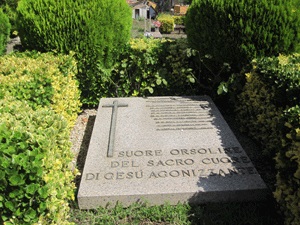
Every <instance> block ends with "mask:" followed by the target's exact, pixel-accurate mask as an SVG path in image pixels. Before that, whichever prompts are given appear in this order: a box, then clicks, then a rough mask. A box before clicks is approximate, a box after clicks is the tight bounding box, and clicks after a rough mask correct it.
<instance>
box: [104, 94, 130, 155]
mask: <svg viewBox="0 0 300 225" xmlns="http://www.w3.org/2000/svg"><path fill="white" fill-rule="evenodd" d="M127 106H128V105H127V104H118V100H115V101H113V104H108V105H103V106H102V107H112V114H111V122H110V131H109V139H108V150H107V157H113V151H114V145H115V132H116V124H117V112H118V107H127Z"/></svg>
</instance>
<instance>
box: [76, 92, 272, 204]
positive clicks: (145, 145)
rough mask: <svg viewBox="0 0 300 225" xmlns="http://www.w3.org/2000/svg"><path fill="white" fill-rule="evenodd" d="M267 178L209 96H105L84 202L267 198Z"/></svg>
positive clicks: (86, 172)
mask: <svg viewBox="0 0 300 225" xmlns="http://www.w3.org/2000/svg"><path fill="white" fill-rule="evenodd" d="M266 190H267V188H266V185H265V183H264V181H263V180H262V178H261V177H260V175H259V174H258V172H257V170H256V169H255V167H254V166H253V164H252V162H251V160H250V159H249V157H248V156H247V154H246V153H245V151H244V150H243V148H242V146H241V145H240V143H239V142H238V140H237V139H236V137H235V135H234V134H233V132H232V131H231V129H230V128H229V126H228V124H227V123H226V121H225V120H224V118H223V117H222V115H221V113H220V112H219V110H218V109H217V107H216V106H215V104H214V103H213V101H212V100H211V99H210V98H209V97H208V96H195V97H148V98H140V97H136V98H102V99H101V100H100V104H99V108H98V112H97V116H96V120H95V124H94V128H93V132H92V136H91V140H90V145H89V149H88V153H87V157H86V162H85V166H84V170H83V173H82V178H81V183H80V187H79V191H78V196H77V197H78V204H79V208H81V209H91V208H97V207H99V206H107V205H109V206H114V205H115V204H116V203H117V202H120V203H122V205H124V206H127V205H130V204H132V203H134V202H148V204H150V205H154V204H163V203H165V202H168V203H170V204H177V203H178V202H189V203H196V204H197V203H206V202H225V201H249V200H261V199H263V198H264V197H265V195H266Z"/></svg>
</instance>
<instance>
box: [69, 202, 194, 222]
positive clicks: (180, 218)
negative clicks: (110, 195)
mask: <svg viewBox="0 0 300 225" xmlns="http://www.w3.org/2000/svg"><path fill="white" fill-rule="evenodd" d="M189 210H190V206H189V205H186V204H178V205H176V206H171V205H169V204H165V205H162V206H147V205H146V204H140V203H136V204H132V205H131V206H129V207H126V208H123V206H122V205H116V206H115V207H114V208H111V209H108V208H103V207H100V208H98V209H95V210H79V209H72V210H71V220H70V221H71V222H75V223H76V224H82V225H83V224H86V225H88V224H89V225H91V224H94V225H97V224H99V225H100V224H112V225H113V224H128V225H129V224H130V225H131V224H178V225H179V224H182V225H184V224H190V223H189V220H188V212H189Z"/></svg>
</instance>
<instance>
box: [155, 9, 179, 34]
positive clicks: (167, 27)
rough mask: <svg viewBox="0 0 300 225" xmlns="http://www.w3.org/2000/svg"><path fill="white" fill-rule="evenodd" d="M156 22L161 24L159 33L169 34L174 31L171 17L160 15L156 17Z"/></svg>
mask: <svg viewBox="0 0 300 225" xmlns="http://www.w3.org/2000/svg"><path fill="white" fill-rule="evenodd" d="M157 20H158V21H160V22H161V26H160V28H159V31H160V32H161V33H165V34H169V33H171V32H172V31H174V26H175V23H174V18H173V16H172V15H170V14H160V15H158V17H157Z"/></svg>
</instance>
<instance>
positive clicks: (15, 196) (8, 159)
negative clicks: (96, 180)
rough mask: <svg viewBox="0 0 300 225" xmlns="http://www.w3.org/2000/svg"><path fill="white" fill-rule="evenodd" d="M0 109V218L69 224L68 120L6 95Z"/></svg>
mask: <svg viewBox="0 0 300 225" xmlns="http://www.w3.org/2000/svg"><path fill="white" fill-rule="evenodd" d="M0 114H1V117H0V223H1V224H3V223H4V224H6V225H10V224H30V225H31V224H69V223H68V221H67V218H68V211H69V205H68V201H70V200H74V189H75V185H74V183H73V179H74V177H75V174H74V173H76V171H74V172H72V170H71V162H72V159H73V157H72V154H71V151H70V146H71V144H70V141H69V138H70V132H69V129H68V123H67V121H66V120H65V119H64V117H62V116H61V115H58V114H56V113H55V112H53V111H52V110H49V109H42V108H40V109H37V110H35V111H34V110H33V109H32V108H31V107H30V106H28V105H27V104H26V103H25V102H22V101H18V100H16V99H15V98H13V97H10V96H8V97H5V98H3V99H1V100H0Z"/></svg>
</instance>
